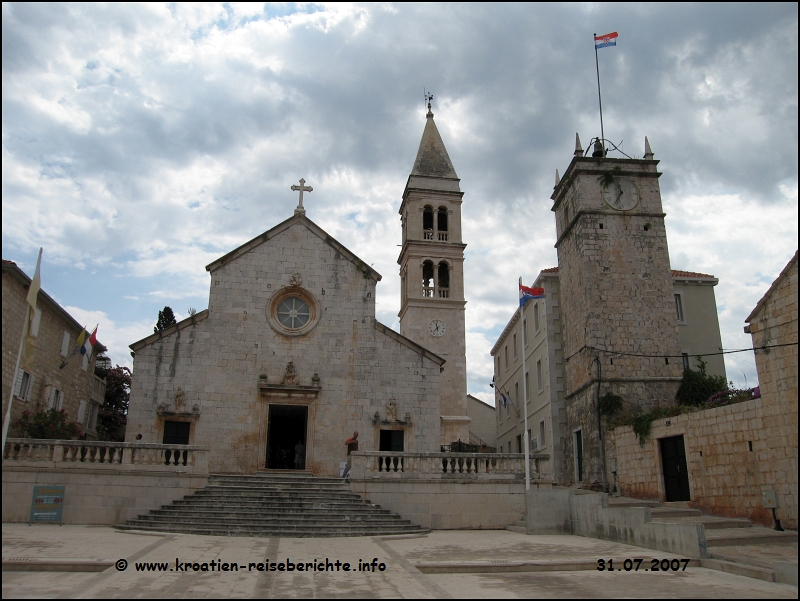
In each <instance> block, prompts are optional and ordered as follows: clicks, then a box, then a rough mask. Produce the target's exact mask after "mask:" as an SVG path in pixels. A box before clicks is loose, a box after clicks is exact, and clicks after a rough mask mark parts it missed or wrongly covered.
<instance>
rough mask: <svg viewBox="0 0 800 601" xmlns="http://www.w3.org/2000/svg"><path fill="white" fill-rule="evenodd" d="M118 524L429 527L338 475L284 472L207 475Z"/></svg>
mask: <svg viewBox="0 0 800 601" xmlns="http://www.w3.org/2000/svg"><path fill="white" fill-rule="evenodd" d="M120 528H122V529H126V530H141V529H144V530H153V531H159V532H184V533H191V534H209V535H216V536H290V537H291V536H304V537H305V536H376V535H380V534H408V533H413V534H418V533H425V532H428V530H424V529H422V528H420V527H419V526H415V525H413V524H411V522H409V521H408V520H405V519H403V518H402V517H401V516H399V515H397V514H393V513H391V512H390V511H388V510H385V509H382V508H381V507H380V506H378V505H374V504H372V503H370V502H369V501H367V500H365V499H363V498H362V497H361V496H360V495H358V494H355V493H353V492H351V491H350V490H349V488H348V486H347V484H346V483H344V482H343V481H342V480H337V479H333V478H331V479H322V478H320V479H316V478H311V477H309V476H307V475H302V476H286V475H283V474H281V475H263V474H258V475H246V476H228V475H219V474H216V475H212V476H211V477H210V478H209V482H208V485H207V486H206V487H205V488H203V489H200V490H198V491H196V492H195V493H194V494H192V495H187V496H185V497H184V498H183V499H180V500H176V501H174V502H173V503H172V504H170V505H164V506H162V507H161V508H160V509H156V510H153V511H151V512H150V513H149V514H148V515H143V516H139V517H138V518H135V519H131V520H128V521H127V522H126V523H125V524H124V525H122V526H120Z"/></svg>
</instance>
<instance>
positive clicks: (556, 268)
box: [542, 267, 558, 273]
mask: <svg viewBox="0 0 800 601" xmlns="http://www.w3.org/2000/svg"><path fill="white" fill-rule="evenodd" d="M542 273H558V267H548V268H547V269H542Z"/></svg>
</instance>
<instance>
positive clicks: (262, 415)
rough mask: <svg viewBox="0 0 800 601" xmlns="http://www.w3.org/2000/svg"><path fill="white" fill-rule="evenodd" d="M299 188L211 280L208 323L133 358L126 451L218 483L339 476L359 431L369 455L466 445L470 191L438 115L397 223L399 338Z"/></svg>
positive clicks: (150, 342) (195, 320) (203, 318)
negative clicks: (245, 477) (190, 464)
mask: <svg viewBox="0 0 800 601" xmlns="http://www.w3.org/2000/svg"><path fill="white" fill-rule="evenodd" d="M429 109H430V107H429ZM303 184H304V182H303V181H302V180H301V185H300V186H299V187H297V186H293V189H297V190H300V191H301V196H300V205H299V206H298V207H297V209H296V210H295V214H294V216H293V217H291V218H289V219H287V220H286V221H284V222H283V223H281V224H279V225H277V226H275V227H274V228H272V229H270V230H268V231H267V232H264V233H263V234H261V235H260V236H257V237H256V238H254V239H253V240H251V241H249V242H247V243H245V244H243V245H242V246H240V247H239V248H237V249H235V250H233V251H231V252H230V253H228V254H227V255H225V256H223V257H221V258H220V259H218V260H217V261H214V262H213V263H211V264H210V265H208V266H207V267H206V269H207V270H208V271H209V272H210V273H211V292H210V295H209V304H208V309H207V310H205V311H202V312H199V313H197V314H195V315H193V316H191V317H190V318H188V319H186V320H183V321H182V322H180V323H178V324H176V325H175V326H173V327H171V328H168V329H166V330H164V331H163V332H159V333H158V334H154V335H152V336H148V337H147V338H145V339H143V340H140V341H139V342H135V343H134V344H132V345H131V348H132V349H133V351H134V353H135V368H136V371H135V375H134V378H133V387H132V390H131V401H130V411H129V415H128V428H127V440H129V441H133V440H141V441H143V442H164V443H177V444H195V445H203V446H207V447H209V448H210V453H209V470H210V471H211V472H238V473H249V472H255V471H257V470H260V469H305V470H308V471H311V472H312V473H314V474H319V475H328V476H333V475H339V470H340V466H341V463H342V462H343V461H344V460H345V459H346V448H345V445H344V441H345V439H347V438H349V437H350V436H351V435H352V433H353V432H354V431H358V432H359V450H360V451H408V452H426V453H427V452H438V451H439V450H440V448H441V444H443V443H446V442H452V441H455V440H458V439H461V440H463V441H466V440H467V439H468V436H469V433H468V430H467V425H468V424H469V421H470V419H469V417H468V416H467V413H466V349H465V342H464V337H465V333H464V330H465V328H464V304H465V301H464V287H463V250H464V244H462V243H461V222H460V204H461V196H462V193H461V192H460V190H459V187H458V178H457V177H456V175H455V171H454V170H453V167H452V164H451V163H450V160H449V158H448V156H447V151H446V150H445V149H444V145H443V143H442V140H441V137H440V136H439V133H438V131H437V130H436V125H435V124H434V122H433V115H432V113H431V112H430V110H429V112H428V118H427V123H426V126H425V130H424V134H423V137H422V142H421V144H420V149H419V152H418V154H417V159H416V161H415V163H414V168H413V170H412V173H411V175H410V177H409V179H408V183H407V185H406V189H405V192H404V195H403V202H402V205H401V210H400V212H401V216H402V224H403V249H402V251H401V254H400V259H399V260H398V262H399V263H400V267H401V277H402V281H403V285H402V293H401V294H402V305H401V310H400V324H401V325H400V327H401V332H402V334H398V333H396V332H394V331H392V330H391V329H389V328H387V327H386V326H384V325H383V324H381V323H379V322H378V321H376V319H375V287H376V284H377V282H378V281H379V280H380V279H381V276H380V275H379V274H378V273H377V272H376V271H375V270H373V269H372V268H371V267H369V265H368V263H366V262H365V261H362V260H361V259H359V258H358V257H357V256H355V255H354V254H353V253H352V252H350V251H349V250H347V249H346V248H345V247H344V246H342V245H341V244H340V243H339V242H337V241H336V240H334V239H333V238H332V237H331V236H330V235H328V234H327V233H326V232H325V231H323V230H322V229H321V228H320V227H319V226H317V225H316V224H315V223H314V222H313V221H311V220H310V219H308V218H307V217H306V215H305V209H304V208H303V206H302V191H310V189H309V188H306V187H305V186H304V185H303ZM434 215H435V218H434ZM434 266H435V267H434ZM431 270H433V271H431ZM428 349H432V350H428Z"/></svg>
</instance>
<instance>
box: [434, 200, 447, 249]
mask: <svg viewBox="0 0 800 601" xmlns="http://www.w3.org/2000/svg"><path fill="white" fill-rule="evenodd" d="M436 229H438V230H439V231H438V239H439V241H440V242H447V207H439V210H438V211H437V213H436Z"/></svg>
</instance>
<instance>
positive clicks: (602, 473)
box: [592, 355, 608, 493]
mask: <svg viewBox="0 0 800 601" xmlns="http://www.w3.org/2000/svg"><path fill="white" fill-rule="evenodd" d="M592 363H597V396H596V399H595V408H596V409H597V435H598V436H599V437H600V477H601V478H602V480H603V492H605V493H607V492H608V478H606V449H605V439H604V438H603V422H602V419H601V417H600V383H601V382H602V380H603V368H602V365H601V363H600V358H599V357H598V356H597V355H595V356H594V358H593V359H592Z"/></svg>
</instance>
